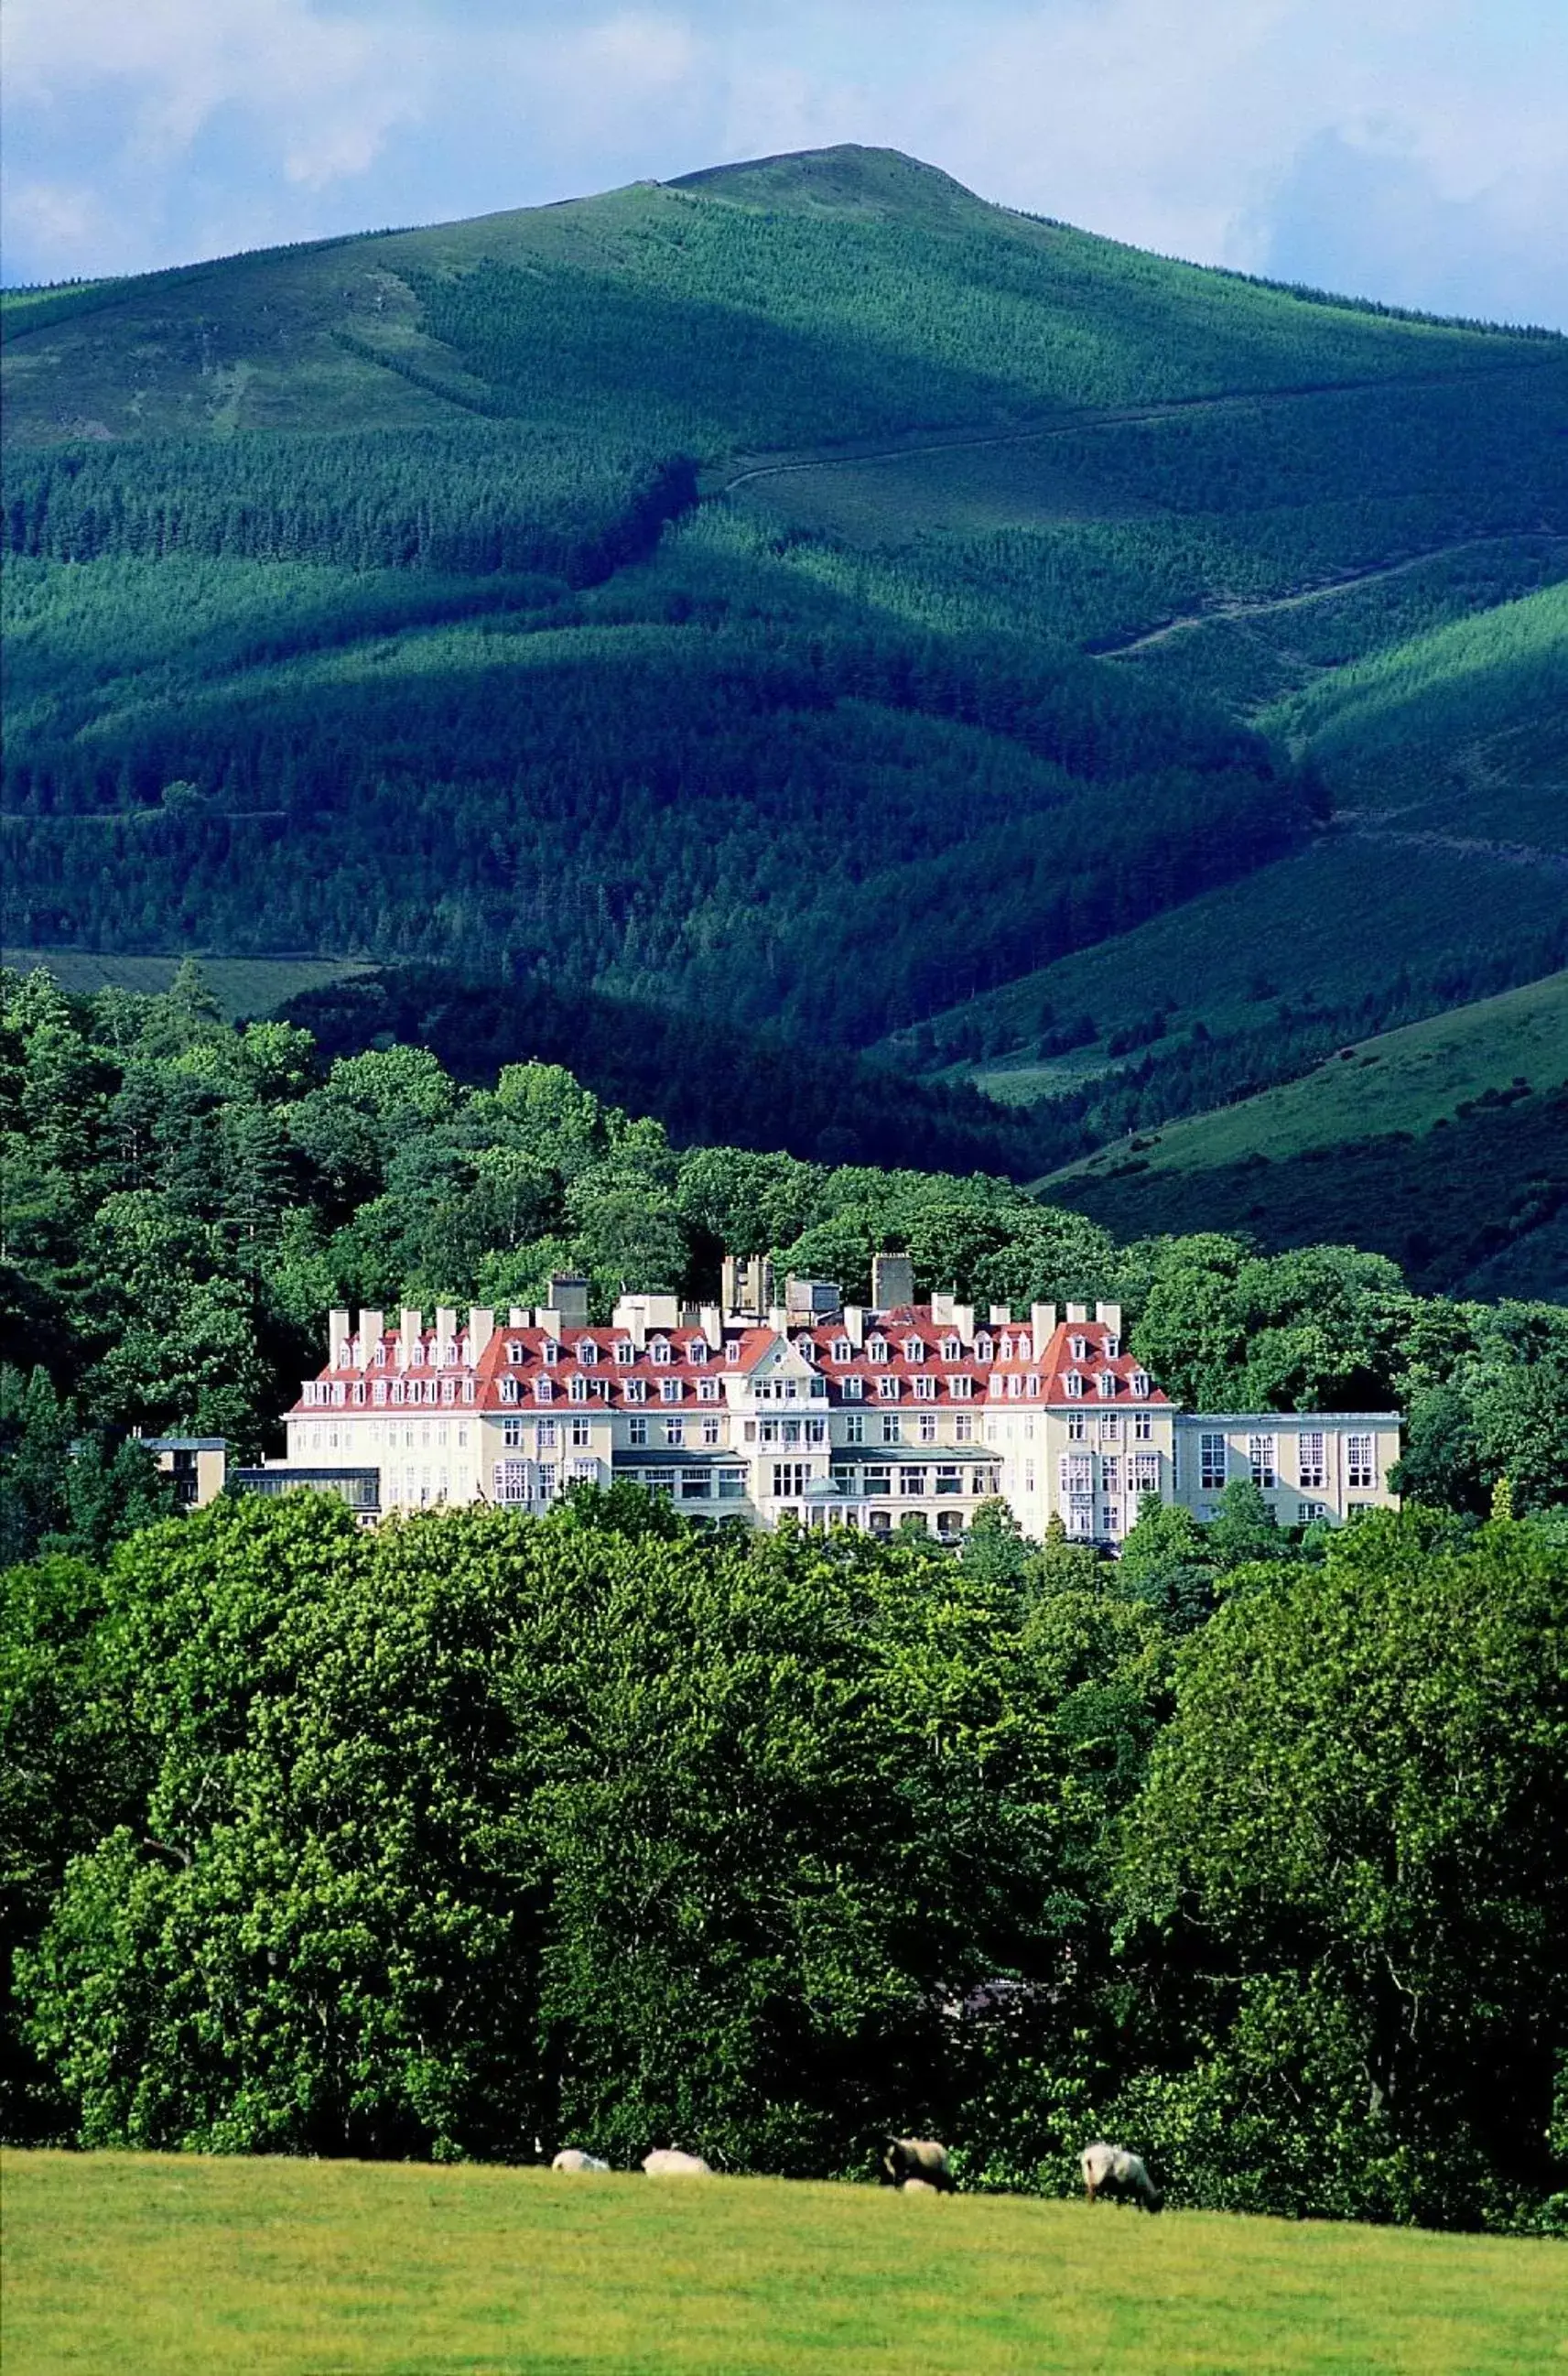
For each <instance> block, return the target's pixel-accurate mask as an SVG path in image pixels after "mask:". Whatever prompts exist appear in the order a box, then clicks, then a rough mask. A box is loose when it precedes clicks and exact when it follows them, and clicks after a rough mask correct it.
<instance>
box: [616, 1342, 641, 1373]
mask: <svg viewBox="0 0 1568 2376" xmlns="http://www.w3.org/2000/svg"><path fill="white" fill-rule="evenodd" d="M636 1358H637V1348H636V1346H635V1345H634V1344H633V1342H632V1340H631V1338H630V1337H617V1338H616V1339H615V1359H616V1360H617V1361H618V1362H619V1363H620V1365H621V1367H622V1368H623V1369H624V1370H626V1369H630V1367H631V1365H632V1363H633V1362H634V1361H635V1360H636Z"/></svg>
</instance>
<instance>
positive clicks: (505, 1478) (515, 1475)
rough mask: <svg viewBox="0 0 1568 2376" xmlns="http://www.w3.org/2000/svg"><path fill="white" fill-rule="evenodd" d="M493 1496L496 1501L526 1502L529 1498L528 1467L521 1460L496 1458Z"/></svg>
mask: <svg viewBox="0 0 1568 2376" xmlns="http://www.w3.org/2000/svg"><path fill="white" fill-rule="evenodd" d="M495 1498H496V1500H497V1501H498V1502H526V1501H527V1500H528V1498H529V1489H528V1467H527V1464H526V1462H524V1461H521V1460H498V1461H497V1462H496V1464H495Z"/></svg>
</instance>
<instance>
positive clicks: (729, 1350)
mask: <svg viewBox="0 0 1568 2376" xmlns="http://www.w3.org/2000/svg"><path fill="white" fill-rule="evenodd" d="M740 1358H741V1348H740V1346H739V1345H738V1344H736V1345H726V1346H725V1348H724V1359H725V1360H726V1361H728V1362H729V1364H730V1367H731V1369H733V1368H734V1367H735V1365H736V1364H737V1362H738V1361H739V1360H740Z"/></svg>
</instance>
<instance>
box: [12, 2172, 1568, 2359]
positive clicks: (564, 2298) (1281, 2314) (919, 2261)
mask: <svg viewBox="0 0 1568 2376" xmlns="http://www.w3.org/2000/svg"><path fill="white" fill-rule="evenodd" d="M3 2175H4V2185H5V2211H6V2220H5V2252H6V2370H7V2376H54V2371H56V2370H99V2369H111V2368H113V2369H124V2370H137V2371H140V2372H141V2376H174V2371H176V2370H178V2371H180V2376H184V2371H187V2370H231V2369H232V2370H258V2371H267V2376H283V2371H288V2376H338V2371H342V2376H350V2371H351V2376H368V2371H375V2376H423V2371H427V2370H429V2371H436V2370H465V2371H468V2376H501V2371H503V2370H505V2371H511V2370H538V2371H543V2370H548V2371H552V2376H559V2372H560V2371H564V2370H574V2371H585V2376H586V2371H589V2370H615V2371H617V2376H634V2371H645V2370H646V2371H649V2372H650V2376H651V2371H663V2370H703V2369H708V2370H723V2371H724V2376H752V2371H756V2376H763V2371H769V2376H771V2371H773V2370H791V2371H802V2376H811V2371H814V2370H826V2369H830V2368H831V2369H836V2370H837V2369H848V2368H850V2367H855V2368H865V2367H871V2368H887V2369H894V2368H898V2369H908V2370H916V2369H920V2370H936V2371H944V2376H945V2372H946V2371H951V2376H958V2371H960V2370H962V2371H964V2376H985V2371H990V2370H1008V2371H1016V2376H1025V2371H1028V2376H1036V2371H1038V2376H1047V2371H1051V2370H1074V2371H1075V2376H1086V2371H1091V2370H1100V2369H1111V2368H1113V2367H1114V2368H1118V2369H1121V2368H1127V2367H1141V2368H1146V2369H1148V2370H1162V2371H1163V2370H1201V2371H1202V2376H1243V2371H1246V2376H1251V2371H1254V2370H1255V2371H1260V2376H1261V2372H1262V2371H1268V2376H1294V2371H1297V2370H1314V2371H1316V2370H1336V2371H1341V2376H1352V2372H1353V2376H1368V2372H1369V2371H1372V2370H1379V2371H1381V2370H1400V2371H1408V2372H1409V2376H1483V2371H1486V2370H1493V2369H1496V2370H1508V2371H1510V2376H1516V2371H1518V2370H1532V2369H1544V2368H1547V2367H1550V2366H1556V2365H1561V2364H1562V2361H1563V2359H1564V2358H1565V2356H1568V2341H1565V2337H1568V2255H1565V2254H1564V2253H1563V2252H1562V2250H1561V2249H1560V2248H1559V2247H1557V2246H1555V2245H1551V2244H1544V2243H1541V2244H1538V2243H1529V2242H1515V2241H1510V2240H1504V2239H1495V2238H1480V2237H1457V2236H1435V2235H1426V2234H1420V2233H1412V2232H1409V2231H1404V2230H1393V2229H1384V2228H1348V2227H1347V2228H1336V2227H1328V2226H1322V2225H1315V2224H1306V2225H1301V2226H1292V2225H1289V2224H1287V2223H1286V2222H1284V2221H1280V2220H1271V2219H1241V2218H1229V2217H1223V2216H1218V2215H1215V2214H1208V2213H1202V2212H1186V2213H1182V2212H1174V2213H1170V2214H1168V2215H1167V2216H1165V2217H1163V2218H1161V2219H1158V2220H1152V2219H1147V2218H1145V2217H1143V2216H1141V2215H1140V2214H1138V2213H1135V2212H1134V2211H1131V2210H1122V2209H1116V2208H1112V2207H1110V2206H1107V2205H1099V2206H1098V2207H1096V2208H1095V2209H1093V2210H1090V2209H1088V2208H1087V2207H1086V2206H1084V2205H1082V2204H1056V2203H1034V2202H1025V2201H1019V2200H1004V2199H1001V2198H996V2197H991V2198H968V2199H966V2198H963V2197H959V2198H956V2199H954V2198H948V2199H944V2198H942V2197H937V2196H921V2197H919V2198H916V2197H911V2196H904V2195H897V2194H891V2193H885V2192H881V2191H878V2190H874V2189H872V2188H869V2187H868V2188H851V2187H836V2186H809V2185H790V2184H786V2183H784V2182H782V2181H778V2180H723V2179H720V2180H712V2181H707V2182H697V2183H695V2184H693V2183H691V2182H686V2183H684V2184H683V2183H680V2182H669V2181H667V2182H666V2183H665V2184H664V2185H662V2186H659V2185H658V2184H655V2183H653V2182H651V2181H649V2180H645V2179H642V2178H640V2177H639V2178H611V2179H586V2180H585V2179H561V2178H554V2177H552V2176H551V2175H549V2174H547V2173H544V2172H540V2171H532V2170H527V2171H525V2170H505V2169H494V2168H457V2169H438V2168H418V2167H413V2166H410V2165H406V2164H404V2165H386V2164H382V2165H375V2166H368V2165H364V2164H357V2163H351V2162H298V2161H283V2160H277V2161H241V2160H234V2161H208V2160H202V2159H198V2158H196V2157H194V2156H193V2157H190V2158H181V2157H177V2156H151V2155H148V2156H130V2155H113V2154H99V2155H91V2156H72V2155H65V2154H10V2155H7V2156H6V2157H5V2160H4V2164H3Z"/></svg>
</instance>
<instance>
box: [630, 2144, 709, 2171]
mask: <svg viewBox="0 0 1568 2376" xmlns="http://www.w3.org/2000/svg"><path fill="white" fill-rule="evenodd" d="M643 2168H644V2169H646V2170H647V2174H648V2176H649V2178H711V2177H712V2176H713V2172H712V2170H711V2169H709V2168H708V2166H707V2162H705V2161H704V2159H703V2157H702V2156H701V2154H689V2153H682V2152H681V2151H680V2150H679V2148H678V2147H676V2146H674V2145H664V2146H660V2147H659V2148H658V2150H657V2151H655V2152H653V2153H650V2154H645V2155H644V2156H643Z"/></svg>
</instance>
